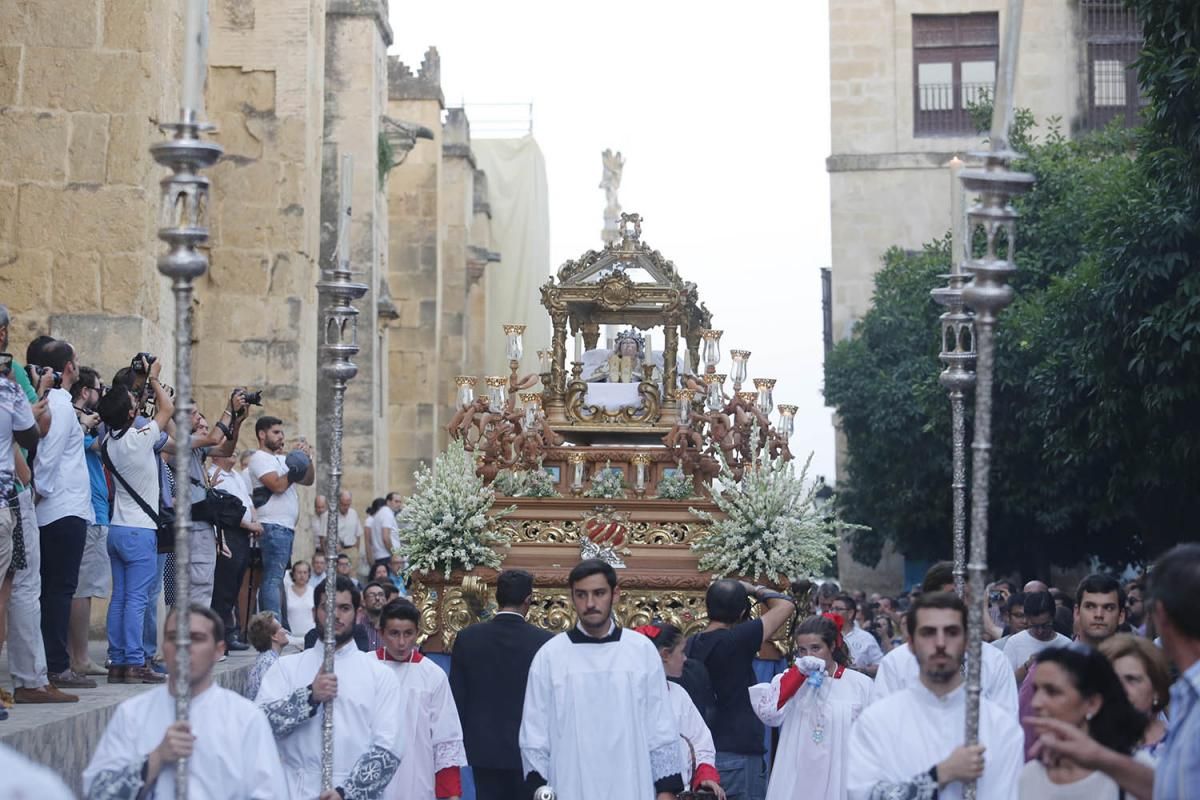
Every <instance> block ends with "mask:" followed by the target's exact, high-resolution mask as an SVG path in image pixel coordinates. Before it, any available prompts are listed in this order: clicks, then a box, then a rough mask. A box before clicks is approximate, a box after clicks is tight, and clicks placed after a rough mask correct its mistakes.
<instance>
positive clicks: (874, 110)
mask: <svg viewBox="0 0 1200 800" xmlns="http://www.w3.org/2000/svg"><path fill="white" fill-rule="evenodd" d="M1006 8H1007V3H1005V2H1003V0H830V3H829V26H830V32H829V36H830V103H831V133H832V136H831V144H832V147H831V149H832V152H831V154H830V156H829V158H828V159H827V160H826V168H827V170H828V172H829V183H830V222H831V227H832V241H833V259H832V268H831V274H830V301H831V302H830V303H829V311H828V312H827V313H828V318H827V319H828V327H829V329H830V330H831V333H832V337H831V338H832V339H833V340H835V341H838V340H841V339H844V338H847V337H848V336H850V335H851V333H852V331H853V327H854V323H855V321H856V320H858V319H860V318H861V317H862V315H863V314H864V313H866V311H867V310H868V309H869V308H870V305H871V296H872V292H873V290H874V283H873V278H874V275H875V272H876V271H877V270H878V269H879V267H880V265H881V263H882V262H881V259H882V256H883V254H884V252H886V251H887V249H888V248H890V247H893V246H896V247H901V248H905V249H913V250H917V249H920V248H921V246H922V245H923V244H924V243H926V242H929V241H932V240H933V239H936V238H939V237H941V236H943V235H945V234H946V232H947V231H948V230H949V229H950V223H951V208H950V174H949V168H948V166H947V164H948V162H949V161H950V159H951V158H953V157H955V156H958V157H959V158H962V159H965V160H967V161H968V163H970V160H971V159H970V158H969V156H968V154H969V153H970V152H971V151H976V150H980V149H982V147H983V139H982V138H981V136H980V135H979V134H977V133H976V131H975V127H974V125H973V124H972V120H971V116H970V113H969V109H970V107H971V106H972V104H974V103H977V102H979V101H981V100H986V99H987V98H988V97H990V94H991V91H992V87H993V84H994V81H995V74H996V64H997V60H998V55H999V42H1000V33H1001V31H1003V30H1004V28H1005V26H1006V24H1007V20H1006V19H1005V17H1006ZM1140 40H1141V34H1140V29H1139V28H1138V26H1137V24H1136V21H1135V19H1134V18H1133V16H1132V15H1131V14H1130V13H1129V12H1127V11H1126V10H1125V8H1124V5H1123V3H1121V2H1120V0H1042V1H1040V2H1030V3H1026V4H1025V8H1024V19H1023V24H1022V29H1021V42H1020V54H1019V59H1018V73H1017V80H1016V89H1015V101H1016V106H1017V107H1018V108H1027V109H1029V110H1030V111H1032V113H1033V115H1034V117H1035V118H1036V120H1037V122H1038V125H1039V131H1040V132H1044V131H1045V130H1046V126H1047V125H1048V124H1050V121H1051V120H1054V119H1057V123H1056V124H1058V125H1059V126H1060V128H1061V129H1062V130H1063V132H1064V133H1069V134H1076V133H1079V132H1081V131H1087V130H1091V129H1095V128H1098V127H1102V126H1103V125H1105V124H1108V123H1109V122H1110V121H1112V120H1114V119H1115V120H1118V121H1120V122H1122V123H1124V124H1133V123H1134V122H1135V121H1136V119H1137V115H1138V110H1139V108H1140V100H1139V96H1138V90H1137V82H1136V76H1135V74H1134V70H1132V69H1131V68H1130V65H1131V64H1132V62H1133V60H1134V59H1136V57H1137V54H1138V51H1139V49H1140ZM930 288H931V289H932V288H933V287H930ZM935 335H936V333H935V332H934V331H932V330H931V331H930V336H935ZM930 369H940V367H939V365H937V364H931V365H930ZM845 457H846V452H845V445H844V440H842V439H841V438H840V437H839V439H838V446H837V462H838V472H839V475H841V474H842V472H843V469H844V463H845ZM947 502H949V498H948V497H947ZM843 551H844V552H843V553H842V554H841V556H840V557H839V570H840V572H841V574H842V576H843V578H844V579H848V580H850V582H852V583H853V584H854V585H855V586H866V585H869V584H871V583H872V582H879V581H882V582H883V584H884V585H882V586H881V587H880V588H887V589H889V590H890V589H895V588H897V586H898V584H899V582H900V579H899V577H898V576H899V575H900V574H901V573H902V570H903V564H902V560H901V559H900V558H899V557H898V556H897V555H896V554H894V553H893V554H888V555H887V556H885V560H884V562H883V564H881V565H880V569H879V570H877V571H875V572H874V573H872V572H867V571H864V570H863V569H862V567H861V565H856V564H854V563H852V559H850V557H849V555H848V551H847V549H846V548H843ZM848 576H852V577H848Z"/></svg>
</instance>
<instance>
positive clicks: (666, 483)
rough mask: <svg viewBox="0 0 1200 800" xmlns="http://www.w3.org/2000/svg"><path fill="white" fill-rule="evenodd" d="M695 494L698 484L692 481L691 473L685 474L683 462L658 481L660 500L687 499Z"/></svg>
mask: <svg viewBox="0 0 1200 800" xmlns="http://www.w3.org/2000/svg"><path fill="white" fill-rule="evenodd" d="M695 494H696V485H695V484H694V483H693V482H692V476H691V475H685V474H684V472H683V465H682V464H680V465H679V466H678V467H677V468H676V470H675V472H672V473H671V474H670V475H664V476H663V478H662V480H660V481H659V482H658V495H657V496H658V499H660V500H687V499H688V498H689V497H692V496H693V495H695Z"/></svg>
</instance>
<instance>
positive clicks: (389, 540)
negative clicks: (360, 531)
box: [367, 504, 400, 561]
mask: <svg viewBox="0 0 1200 800" xmlns="http://www.w3.org/2000/svg"><path fill="white" fill-rule="evenodd" d="M367 528H368V530H369V537H370V540H371V559H372V560H373V561H378V560H379V559H381V558H391V557H392V552H393V551H394V550H396V549H398V548H399V547H400V541H399V532H398V531H397V529H396V512H395V511H392V509H391V507H390V506H388V505H387V504H384V505H382V506H380V508H379V510H378V511H376V512H375V513H374V514H372V515H371V517H370V518H369V519H368V520H367Z"/></svg>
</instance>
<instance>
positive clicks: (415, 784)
mask: <svg viewBox="0 0 1200 800" xmlns="http://www.w3.org/2000/svg"><path fill="white" fill-rule="evenodd" d="M420 627H421V612H419V611H418V610H417V607H416V606H414V605H413V604H412V603H411V602H410V601H408V600H405V599H403V598H398V599H396V600H393V601H392V602H390V603H388V604H387V605H386V606H384V607H383V611H382V612H380V615H379V631H380V634H381V636H382V638H383V642H384V646H383V647H381V648H379V649H378V650H376V651H375V656H376V657H377V658H378V659H379V660H380V661H382V662H383V663H384V664H386V665H387V667H388V668H389V669H391V670H392V671H393V672H394V673H395V675H396V678H397V680H398V681H399V683H400V691H401V694H402V696H403V700H404V709H403V714H404V720H403V729H402V733H401V736H403V738H404V758H403V759H401V761H400V768H399V769H397V770H396V774H395V776H394V777H393V778H392V782H391V783H390V784H389V785H388V788H387V792H386V793H385V794H384V797H386V798H389V800H434V798H438V800H441V798H450V800H458V798H459V796H460V795H461V794H462V782H461V776H460V774H459V768H460V767H465V766H466V765H467V751H466V750H465V749H464V748H463V733H462V725H461V724H460V723H459V721H458V708H457V706H455V705H454V695H453V694H451V692H450V681H449V679H448V678H447V677H446V672H445V670H443V669H442V668H441V667H439V666H438V665H437V664H435V663H433V662H432V661H430V660H429V659H427V658H425V657H424V656H422V655H421V653H420V652H419V651H418V650H417V633H418V630H419V629H420Z"/></svg>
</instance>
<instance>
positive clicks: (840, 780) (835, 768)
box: [750, 614, 871, 800]
mask: <svg viewBox="0 0 1200 800" xmlns="http://www.w3.org/2000/svg"><path fill="white" fill-rule="evenodd" d="M844 625H845V623H844V621H843V620H842V618H841V617H840V616H839V615H837V614H826V615H824V616H821V617H809V618H808V619H806V620H805V621H804V622H802V623H800V625H798V626H797V627H796V632H795V644H796V663H795V664H793V665H792V666H791V667H790V668H789V669H788V670H787V671H786V672H784V673H782V674H780V675H776V676H775V678H774V680H772V681H771V682H770V683H760V684H758V685H757V686H751V687H750V705H751V706H752V707H753V708H754V713H755V714H756V715H757V716H758V718H759V719H761V720H762V721H763V722H764V723H765V724H767V725H770V726H771V727H778V726H779V725H782V726H783V730H782V731H781V732H780V735H779V749H778V750H777V751H776V755H775V762H774V763H775V766H774V768H773V769H772V770H771V780H770V783H768V784H767V800H796V799H797V798H800V797H805V798H812V800H845V797H846V770H847V766H846V765H847V762H846V747H847V744H848V743H849V741H850V727H851V725H852V724H853V723H854V721H855V720H856V719H857V718H858V715H859V713H860V712H861V711H862V710H863V709H864V708H866V706H867V702H868V700H869V698H870V696H871V679H870V678H868V677H867V676H866V675H864V674H863V673H861V672H856V671H855V670H852V669H847V666H848V665H849V663H850V653H849V650H848V649H847V647H846V643H845V640H844V639H843V638H842V633H841V631H842V628H843V627H844Z"/></svg>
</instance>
